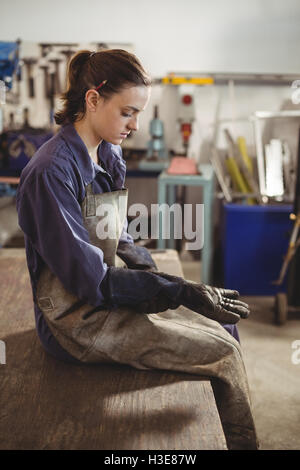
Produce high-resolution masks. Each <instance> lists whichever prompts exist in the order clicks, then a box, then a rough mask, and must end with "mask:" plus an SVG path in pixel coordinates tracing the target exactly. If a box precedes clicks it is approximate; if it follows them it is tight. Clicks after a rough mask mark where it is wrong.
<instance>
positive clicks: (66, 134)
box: [59, 124, 121, 184]
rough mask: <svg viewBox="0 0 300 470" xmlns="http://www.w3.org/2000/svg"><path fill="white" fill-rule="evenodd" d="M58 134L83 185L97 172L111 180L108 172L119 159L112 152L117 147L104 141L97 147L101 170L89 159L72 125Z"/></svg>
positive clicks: (63, 127) (91, 179)
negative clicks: (68, 151)
mask: <svg viewBox="0 0 300 470" xmlns="http://www.w3.org/2000/svg"><path fill="white" fill-rule="evenodd" d="M59 132H60V134H61V136H62V138H63V139H64V141H65V142H66V144H67V146H68V147H69V149H70V150H71V152H72V154H73V157H74V159H75V160H76V162H77V164H78V166H79V170H80V172H81V175H82V177H83V180H84V182H85V184H90V183H91V182H92V181H93V180H94V179H95V177H96V174H97V173H99V172H102V173H106V174H108V175H109V176H110V178H112V177H111V174H110V170H111V169H112V168H113V167H114V165H115V161H116V160H118V159H120V158H121V157H120V155H118V153H117V152H114V151H113V147H117V146H114V145H112V144H109V143H108V142H106V141H104V140H103V141H102V142H101V144H100V145H99V147H98V161H99V162H101V163H102V164H103V166H104V168H103V167H102V166H100V165H97V163H95V162H94V161H93V160H92V159H91V157H90V156H89V153H88V151H87V148H86V145H85V143H84V142H83V140H82V139H81V137H80V136H79V135H78V133H77V131H76V129H75V127H74V125H73V124H65V125H64V126H62V127H61V129H60V131H59Z"/></svg>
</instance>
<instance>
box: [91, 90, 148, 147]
mask: <svg viewBox="0 0 300 470" xmlns="http://www.w3.org/2000/svg"><path fill="white" fill-rule="evenodd" d="M150 92H151V91H150V87H146V86H144V85H141V86H131V87H128V88H123V90H122V91H120V92H119V93H115V94H113V95H112V96H111V98H109V99H108V100H104V99H103V98H102V97H101V96H99V95H98V99H97V104H96V106H95V109H94V111H93V112H92V113H90V124H91V126H92V130H93V133H94V135H95V137H96V138H98V137H99V140H100V139H104V140H106V141H107V142H110V143H112V144H116V145H119V144H121V143H122V141H123V139H126V136H127V135H128V134H129V133H130V132H131V131H136V130H138V128H139V125H138V118H139V114H140V113H141V112H142V111H144V109H145V108H146V106H147V104H148V102H149V98H150Z"/></svg>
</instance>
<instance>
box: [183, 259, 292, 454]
mask: <svg viewBox="0 0 300 470" xmlns="http://www.w3.org/2000/svg"><path fill="white" fill-rule="evenodd" d="M182 266H183V271H184V275H185V278H186V279H192V280H194V281H199V280H200V278H201V272H200V271H201V267H200V263H199V262H198V261H191V260H190V259H189V257H187V256H185V255H183V256H182ZM242 300H244V301H245V302H247V303H248V304H249V305H250V309H251V315H250V316H249V318H248V319H246V320H241V321H240V322H239V324H238V330H239V334H240V339H241V345H242V350H243V353H244V361H245V366H246V371H247V375H248V380H249V387H250V393H251V400H252V406H253V415H254V419H255V423H256V427H257V434H258V438H259V441H260V446H261V450H299V449H300V363H299V364H294V363H293V361H292V354H293V352H294V354H295V349H293V348H292V343H293V342H294V341H295V340H299V344H300V313H299V314H297V313H293V314H289V317H288V321H287V322H286V324H285V325H283V326H277V325H275V324H274V313H273V305H274V298H273V297H243V298H242ZM298 358H300V354H298Z"/></svg>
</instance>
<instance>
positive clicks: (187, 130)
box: [181, 123, 192, 142]
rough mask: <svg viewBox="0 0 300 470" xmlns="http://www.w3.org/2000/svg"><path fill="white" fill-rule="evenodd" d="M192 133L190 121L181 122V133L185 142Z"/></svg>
mask: <svg viewBox="0 0 300 470" xmlns="http://www.w3.org/2000/svg"><path fill="white" fill-rule="evenodd" d="M191 133H192V124H191V123H183V124H181V135H182V138H183V141H184V142H187V141H188V140H189V138H190V135H191Z"/></svg>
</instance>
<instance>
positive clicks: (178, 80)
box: [162, 77, 214, 85]
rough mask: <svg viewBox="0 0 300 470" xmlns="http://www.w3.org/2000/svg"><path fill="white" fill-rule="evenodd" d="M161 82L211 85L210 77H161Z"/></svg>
mask: <svg viewBox="0 0 300 470" xmlns="http://www.w3.org/2000/svg"><path fill="white" fill-rule="evenodd" d="M162 83H164V84H165V85H213V83H214V79H213V78H212V77H190V78H186V77H163V78H162Z"/></svg>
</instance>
